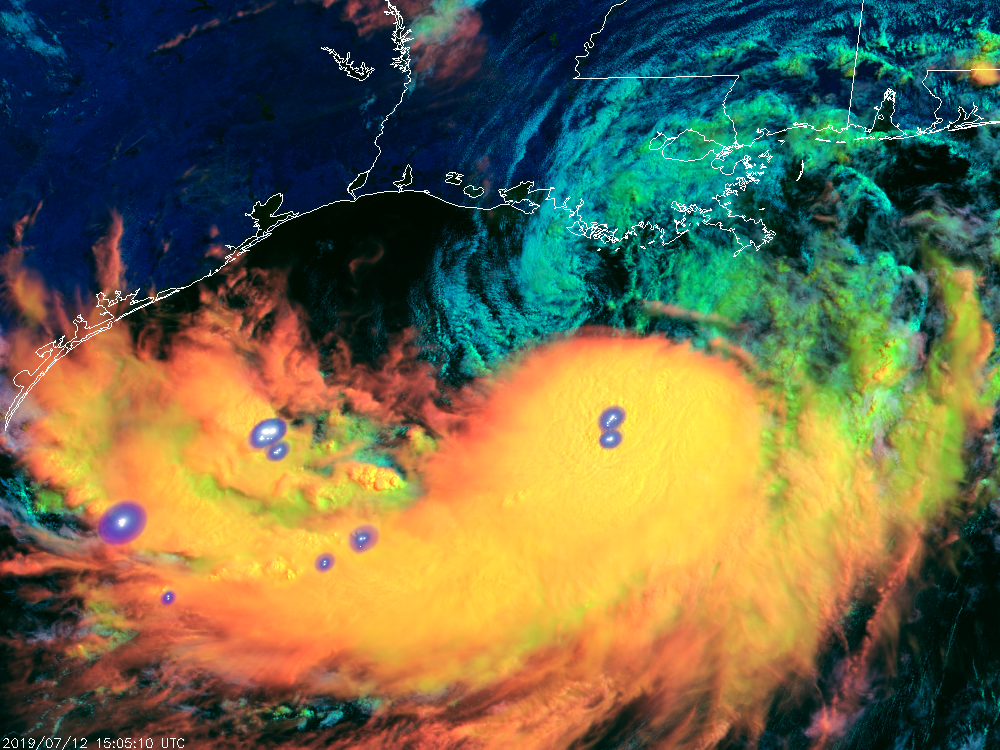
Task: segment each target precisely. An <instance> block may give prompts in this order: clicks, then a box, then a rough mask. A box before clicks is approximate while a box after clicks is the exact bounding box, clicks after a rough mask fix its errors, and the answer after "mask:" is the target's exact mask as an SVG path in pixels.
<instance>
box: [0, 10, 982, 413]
mask: <svg viewBox="0 0 1000 750" xmlns="http://www.w3.org/2000/svg"><path fill="white" fill-rule="evenodd" d="M626 2H627V0H620V2H618V3H616V4H614V5H612V6H611V8H610V9H609V10H608V12H607V14H605V17H604V23H603V24H602V25H601V28H600V29H598V30H597V31H596V32H594V33H593V34H591V36H590V39H589V40H588V41H587V42H585V43H584V53H583V55H579V56H577V57H576V60H577V63H576V66H574V71H575V73H576V75H575V76H574V79H573V80H592V81H607V80H619V79H647V78H732V79H733V83H732V85H731V86H730V88H729V91H727V92H726V96H725V98H724V99H723V102H722V109H723V112H724V113H725V115H726V118H727V119H728V120H729V121H730V123H731V124H732V126H733V144H732V145H730V146H724V145H723V144H720V143H718V142H717V141H714V140H710V139H708V138H706V137H705V136H704V135H702V134H701V133H698V131H696V130H693V129H691V128H689V129H687V130H684V131H682V132H681V133H679V134H677V135H675V136H673V137H670V138H667V137H666V136H665V134H664V133H657V134H656V136H654V137H653V138H652V139H651V140H650V142H649V149H650V150H651V151H660V155H661V156H662V157H663V158H664V159H667V160H669V161H693V160H690V159H688V160H685V159H674V158H673V157H671V156H668V155H667V154H668V149H667V147H668V146H669V145H671V144H672V143H673V142H674V141H676V140H677V139H679V138H681V137H682V136H683V135H685V134H686V133H689V132H690V133H694V134H695V135H698V136H701V138H702V139H703V140H704V141H706V142H710V143H712V144H713V145H715V146H718V150H710V151H709V152H708V153H712V154H713V155H714V157H715V158H714V159H712V161H711V167H712V168H713V169H717V170H719V172H720V173H722V174H731V175H733V176H734V177H735V172H736V167H735V166H734V167H733V172H730V173H726V172H725V171H724V165H723V164H722V163H721V162H722V161H723V160H724V159H725V158H727V157H728V156H730V155H731V154H732V153H733V152H734V151H736V150H739V149H741V148H747V147H750V146H753V145H754V144H755V143H756V142H757V141H759V140H761V139H764V138H767V137H770V136H780V135H782V134H783V133H786V132H788V131H789V130H794V129H801V128H809V129H811V130H812V131H813V132H814V133H815V134H816V136H815V138H816V140H819V141H826V142H836V143H847V141H846V140H842V139H838V140H836V141H834V138H822V137H820V135H821V134H822V135H830V136H834V137H836V136H840V135H841V134H844V133H845V131H846V132H847V133H848V134H850V135H851V136H852V140H854V139H858V140H864V139H878V140H899V139H907V138H914V137H918V136H922V135H931V134H934V133H938V132H941V131H943V130H965V129H968V128H973V127H982V126H984V125H994V124H1000V120H990V121H987V120H983V119H982V118H981V117H980V116H979V115H978V113H977V111H976V108H973V111H972V112H969V113H967V112H965V110H964V109H962V108H961V107H959V117H958V118H957V119H956V120H954V121H952V122H949V123H948V124H946V125H944V126H943V127H939V126H940V125H941V123H942V122H944V120H943V119H942V118H941V117H940V116H939V114H938V112H939V111H940V109H941V107H942V106H943V105H944V100H943V99H942V98H941V97H939V96H937V95H936V94H935V93H934V92H933V91H931V89H930V88H929V87H928V86H927V78H928V77H929V76H930V74H931V73H944V72H952V73H967V72H972V71H987V70H997V71H1000V69H997V68H973V69H970V70H951V69H948V70H945V69H928V70H927V71H926V74H925V76H924V79H923V81H922V85H923V87H924V88H925V89H926V90H927V92H928V93H929V94H930V95H931V96H932V97H934V98H935V99H937V100H938V108H937V109H936V110H935V111H934V123H933V124H931V126H930V127H927V128H918V129H917V131H916V132H915V133H907V132H905V131H904V130H903V129H902V128H900V127H899V125H898V124H897V123H896V122H894V121H893V119H892V114H893V111H894V109H895V103H896V93H895V92H894V91H893V90H892V89H886V92H885V96H884V99H883V101H882V103H881V104H880V105H879V106H878V107H876V108H875V112H876V116H875V119H874V121H873V123H872V126H871V127H870V128H865V127H864V126H861V125H851V124H850V107H851V105H850V104H848V118H847V123H848V124H847V125H846V126H845V127H843V128H836V127H834V126H827V127H825V128H821V129H817V128H815V127H814V126H812V125H809V124H808V123H803V122H796V123H793V124H792V125H789V126H788V127H786V128H785V129H783V130H779V131H776V132H770V131H767V130H766V129H762V130H758V131H757V132H758V135H757V137H756V138H754V139H753V140H752V141H751V142H749V143H742V144H741V143H740V142H739V134H738V132H737V129H736V123H735V121H733V119H732V117H730V115H729V112H728V111H727V110H726V100H728V98H729V94H731V93H732V91H733V88H734V87H735V86H736V83H737V82H738V81H739V79H740V76H739V75H679V76H608V77H604V78H588V77H585V76H581V75H580V71H579V66H580V63H581V62H582V61H584V60H585V59H586V58H587V57H588V56H589V55H590V51H591V50H592V49H593V48H594V44H595V42H594V39H595V37H596V36H597V35H599V34H600V33H601V32H602V31H603V30H604V28H605V27H606V26H607V22H608V18H609V17H610V15H611V13H612V12H613V11H614V9H615V8H618V7H620V6H622V5H624V4H625V3H626ZM386 5H387V6H388V9H387V10H385V11H384V13H385V14H386V15H388V16H392V17H393V21H394V23H393V31H392V41H393V45H394V50H395V52H396V53H397V56H396V57H395V58H394V59H393V61H392V63H391V65H392V67H393V68H396V69H397V70H400V71H402V72H404V73H405V74H406V85H405V86H404V87H403V92H402V93H401V94H400V98H399V101H398V102H397V103H396V105H395V106H394V107H393V108H392V110H391V111H390V112H389V113H388V114H387V115H386V116H385V117H384V118H383V119H382V123H381V125H380V126H379V132H378V134H377V135H376V136H375V139H374V145H375V147H376V149H378V151H377V153H376V155H375V159H374V161H373V162H372V165H371V166H370V167H369V168H368V169H367V170H366V171H364V172H361V173H360V174H358V176H357V177H355V178H354V180H353V181H352V182H351V183H350V185H348V186H347V192H348V193H349V194H350V196H351V198H350V201H351V202H353V201H355V200H357V199H358V197H357V195H356V193H357V191H358V190H360V189H361V188H362V187H364V185H365V183H366V182H367V180H368V176H369V174H370V173H371V171H372V169H374V167H375V165H376V163H377V162H378V159H379V157H380V156H381V154H382V147H381V146H380V145H379V143H378V141H379V138H381V137H382V135H383V134H384V132H385V125H386V122H388V120H389V118H390V117H392V115H393V114H395V112H396V110H397V109H398V108H399V106H400V105H401V104H402V103H403V98H404V97H405V96H406V91H407V90H408V88H409V86H410V83H411V81H412V70H411V64H410V43H411V42H412V40H413V36H412V33H413V32H412V30H410V29H407V28H406V26H405V25H404V21H403V16H402V14H401V13H400V12H399V10H398V9H397V8H396V7H395V6H394V5H393V4H392V2H390V0H386ZM863 13H864V5H863V4H862V17H861V19H859V23H858V27H859V36H858V44H859V45H860V26H861V23H862V22H863ZM323 49H324V50H325V51H327V52H329V53H331V54H333V55H334V56H335V57H336V58H337V62H338V65H340V67H341V69H342V70H344V69H345V66H346V65H347V63H348V60H349V55H348V56H347V57H345V58H340V56H339V55H337V54H336V53H335V52H333V50H331V49H328V48H323ZM856 54H857V53H856ZM362 67H363V68H364V67H365V66H364V65H362ZM348 72H349V74H352V77H358V76H359V75H361V74H364V77H365V78H367V75H368V74H370V72H371V71H370V70H367V69H366V70H360V69H354V68H353V66H351V70H350V71H348ZM360 80H363V78H361V79H360ZM851 94H852V102H853V81H852V92H851ZM883 112H885V113H886V114H883ZM880 121H882V126H881V127H879V122H880ZM852 129H853V130H852ZM876 129H878V131H879V132H876ZM858 131H861V132H858ZM886 131H888V132H886ZM861 133H864V134H863V135H862V134H861ZM779 142H781V143H783V142H784V141H779ZM654 144H657V145H655V146H654ZM708 153H706V154H705V156H707V155H708ZM760 157H761V161H758V162H756V163H754V162H752V161H751V158H750V156H749V155H747V156H744V158H743V159H742V160H740V161H739V162H737V164H741V163H742V164H743V166H744V168H745V176H743V177H736V178H735V179H734V181H733V182H731V183H728V184H727V185H726V186H725V188H724V189H723V191H722V192H721V193H719V194H718V195H716V196H714V197H713V200H714V201H715V202H716V203H717V204H719V206H720V207H721V208H722V209H724V210H725V211H726V214H727V218H730V219H742V220H743V221H745V222H749V223H753V224H759V225H760V227H761V229H762V232H763V238H762V239H761V240H760V241H759V242H755V241H753V240H749V241H747V242H744V241H743V240H742V239H741V238H740V237H739V236H738V234H737V231H736V229H735V228H732V227H727V226H725V225H724V224H723V222H722V221H719V220H715V221H713V220H712V219H711V217H710V216H709V214H710V213H711V211H712V209H711V208H708V209H706V208H702V207H701V206H698V205H697V204H693V203H692V204H691V205H684V204H681V203H677V202H674V203H673V204H672V206H671V208H672V209H673V210H675V211H677V212H679V213H680V214H681V217H682V218H681V219H680V220H674V229H673V231H672V232H669V231H668V230H667V229H665V228H663V227H661V226H659V225H658V224H656V223H654V222H650V221H640V222H639V223H638V224H635V225H633V226H632V227H630V228H629V229H628V230H627V231H626V232H625V234H624V235H623V236H621V237H619V236H618V232H619V230H618V229H617V228H615V229H611V228H609V227H608V225H607V224H601V223H599V222H587V221H585V220H584V219H583V217H582V214H581V213H580V211H581V209H582V208H583V205H584V201H583V199H580V201H579V202H578V203H577V205H576V206H575V207H574V208H570V206H569V201H570V198H569V197H567V198H566V199H565V200H564V201H563V203H562V204H561V205H557V203H556V200H555V198H554V197H552V196H551V195H550V193H551V192H552V190H553V188H539V189H535V188H534V182H531V181H528V182H522V183H520V184H519V185H517V186H513V187H510V188H507V189H502V190H498V192H499V194H500V198H501V200H502V202H501V203H497V204H496V205H493V206H488V207H481V206H464V205H461V204H457V203H452V202H450V201H448V200H445V199H444V198H441V197H440V196H436V195H433V194H432V193H431V192H430V191H429V190H419V191H418V190H407V191H405V192H413V193H417V192H422V193H424V194H426V195H430V196H431V197H434V198H436V199H437V200H440V201H442V202H443V203H447V204H448V205H450V206H454V207H456V208H464V209H468V210H473V211H490V210H493V209H495V208H499V207H500V206H511V207H513V208H516V209H517V210H519V211H521V212H522V213H526V214H531V213H533V212H534V211H535V210H536V209H537V208H539V206H540V205H541V203H542V202H544V201H546V200H548V201H552V204H553V207H555V209H556V210H563V211H567V212H568V213H569V216H568V217H567V218H569V219H571V220H572V219H574V218H575V222H574V223H573V224H571V225H570V226H568V227H566V229H567V230H568V231H569V232H571V233H573V234H575V235H578V236H580V237H585V238H588V239H594V240H597V241H598V242H600V243H604V244H606V245H617V244H619V243H621V242H623V241H625V240H626V239H628V238H629V237H632V236H635V235H637V234H639V233H640V232H652V233H653V235H654V240H655V239H659V241H660V244H661V246H666V245H668V244H670V243H671V242H673V241H674V240H676V239H678V238H679V237H680V236H682V235H683V234H686V233H687V232H688V231H690V229H691V228H692V226H694V225H697V224H702V225H705V226H711V227H714V228H717V229H720V230H722V231H724V232H729V233H732V234H733V236H734V238H735V239H736V241H737V243H738V244H739V249H738V250H737V251H736V253H735V254H734V257H735V256H738V255H739V254H740V253H741V252H742V251H743V250H746V249H749V247H751V246H752V247H753V248H754V250H760V248H761V247H763V246H764V245H765V244H767V243H768V242H770V241H771V240H772V239H773V238H774V237H775V233H774V232H773V231H771V230H770V229H768V227H767V226H766V225H765V224H764V222H763V220H762V219H759V218H757V217H749V216H745V215H743V214H735V213H733V211H732V210H731V205H732V201H731V200H729V201H726V200H725V199H726V198H728V197H730V196H734V195H736V194H737V193H738V192H742V191H744V190H746V189H747V188H748V187H749V185H750V184H754V183H758V182H760V178H761V176H762V175H763V173H764V171H766V169H767V167H768V163H769V162H770V160H771V158H772V157H771V155H770V153H769V152H767V151H765V152H764V153H763V154H761V155H760ZM701 158H705V157H704V156H703V157H701ZM698 161H700V159H698ZM802 166H803V171H804V169H805V164H804V163H803V165H802ZM452 174H455V175H458V173H457V172H456V173H449V177H450V176H451V175H452ZM799 176H800V177H801V174H800V175H799ZM459 177H461V176H460V175H459ZM411 182H412V172H411V169H410V165H407V166H406V170H405V172H404V174H403V177H402V178H401V179H400V180H399V181H398V182H395V183H393V184H394V185H395V186H396V188H397V192H400V193H402V192H404V188H405V187H406V186H407V185H409V184H411ZM470 187H471V186H470ZM479 190H482V188H479ZM464 192H465V193H466V194H467V195H469V197H472V198H478V197H479V196H480V195H481V194H482V193H481V192H480V193H477V194H475V195H473V194H472V193H470V192H469V188H468V187H467V188H466V190H465V191H464ZM381 194H392V191H379V192H375V193H369V194H366V195H381ZM543 196H544V197H543ZM362 197H364V196H362ZM532 197H533V198H535V199H536V200H537V201H538V202H535V200H532ZM283 201H284V196H283V194H281V193H276V194H275V195H272V196H271V197H270V198H268V200H267V201H266V202H265V203H263V204H261V203H259V202H258V203H256V204H255V205H254V207H253V209H251V211H250V213H249V214H246V215H247V216H249V217H250V218H252V219H253V220H254V225H255V227H256V232H255V234H254V235H252V236H250V237H248V238H247V239H245V240H244V241H243V242H241V243H240V244H239V245H237V246H235V247H233V246H232V245H227V246H226V247H227V248H229V250H230V253H229V254H228V255H226V258H225V260H224V261H223V263H222V265H221V266H219V267H218V268H216V269H214V270H212V271H210V272H209V273H207V274H205V275H204V276H202V277H200V278H198V279H196V280H194V281H192V282H191V283H190V284H186V285H184V286H180V287H174V288H171V289H165V290H163V291H162V292H158V293H156V295H155V296H152V297H147V298H145V299H142V300H140V299H137V297H138V295H139V292H138V291H135V292H132V293H131V294H128V295H125V296H123V295H122V293H121V291H120V290H116V291H115V294H114V297H110V296H108V295H107V294H105V293H104V292H98V293H97V295H96V296H97V303H96V307H97V309H98V310H99V311H100V316H101V320H100V321H99V323H98V324H97V325H96V326H91V325H90V324H89V323H88V322H87V321H86V320H85V319H84V317H83V315H77V316H76V318H74V319H73V324H74V326H75V329H76V330H75V332H74V334H73V338H72V339H70V340H69V341H67V340H66V337H65V336H60V337H59V338H58V339H56V340H54V341H51V342H49V343H48V344H45V345H44V346H41V347H39V348H38V349H36V350H35V354H36V355H37V356H38V357H39V358H40V359H41V360H42V361H41V363H40V364H39V365H38V367H36V368H35V370H34V371H31V370H21V371H20V372H18V373H17V375H15V376H14V378H13V382H14V386H15V388H16V389H17V395H16V396H15V397H14V398H13V400H12V401H11V404H10V407H9V408H8V409H7V412H6V414H5V416H4V431H6V430H7V429H8V427H9V426H10V421H11V419H12V418H13V416H14V412H15V411H16V410H17V409H18V407H20V405H21V404H22V403H23V402H24V399H25V398H26V397H27V395H28V393H30V392H31V389H32V388H34V387H35V385H36V384H37V383H38V381H40V380H41V379H42V378H43V377H44V376H45V375H46V374H47V373H48V371H49V369H50V368H51V367H52V366H53V365H54V364H55V363H56V362H58V361H59V360H60V359H62V358H63V357H65V356H66V355H67V354H69V353H70V352H71V351H73V349H75V348H76V347H77V346H79V345H80V344H82V343H84V342H85V341H87V340H89V339H90V338H92V337H94V336H96V335H97V334H99V333H103V332H104V331H107V330H109V329H110V328H111V327H112V326H113V325H114V324H115V323H117V322H118V321H120V320H121V319H122V318H125V317H126V316H128V315H131V314H132V313H134V312H137V311H138V310H141V309H143V308H144V307H148V306H149V305H152V304H154V303H155V302H159V301H160V300H162V299H166V298H167V297H169V296H171V295H173V294H176V293H178V292H181V291H183V290H185V289H188V288H190V287H192V286H194V285H196V284H198V283H200V282H202V281H204V280H205V279H207V278H209V277H210V276H214V275H215V274H217V273H219V272H220V271H222V270H223V269H225V268H226V266H227V265H229V264H230V263H232V262H233V261H235V260H236V259H237V258H239V257H240V256H241V255H243V254H244V253H246V252H248V251H249V250H250V249H251V248H252V247H254V246H255V245H257V244H258V243H259V242H261V241H263V240H265V239H266V238H268V237H269V236H270V235H271V232H272V231H273V230H274V229H275V227H278V226H281V225H282V224H284V223H286V222H288V221H291V220H292V219H295V218H298V217H299V216H305V215H307V214H311V213H314V212H315V211H318V210H320V209H323V208H327V207H328V206H333V205H336V204H338V203H346V202H349V201H348V200H347V199H344V200H338V201H332V202H330V203H327V204H324V205H323V206H318V207H317V208H315V209H313V210H311V211H306V212H304V213H302V214H299V213H296V212H294V211H289V212H287V213H284V214H277V211H278V209H279V208H280V207H281V204H282V202H283ZM689 219H692V220H693V221H692V223H691V224H690V225H689ZM668 235H672V236H670V237H669V239H668ZM649 242H652V240H650V241H649ZM642 247H646V244H643V245H642ZM123 306H124V307H125V308H126V309H125V310H124V312H121V310H122V307H123ZM19 381H20V382H19Z"/></svg>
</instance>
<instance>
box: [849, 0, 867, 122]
mask: <svg viewBox="0 0 1000 750" xmlns="http://www.w3.org/2000/svg"><path fill="white" fill-rule="evenodd" d="M864 21H865V0H861V17H860V18H858V43H857V44H856V45H855V46H854V69H853V73H852V74H851V99H850V101H848V103H847V127H848V128H849V127H851V107H853V106H854V82H855V81H856V80H857V79H858V54H859V53H860V52H861V24H863V23H864Z"/></svg>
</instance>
